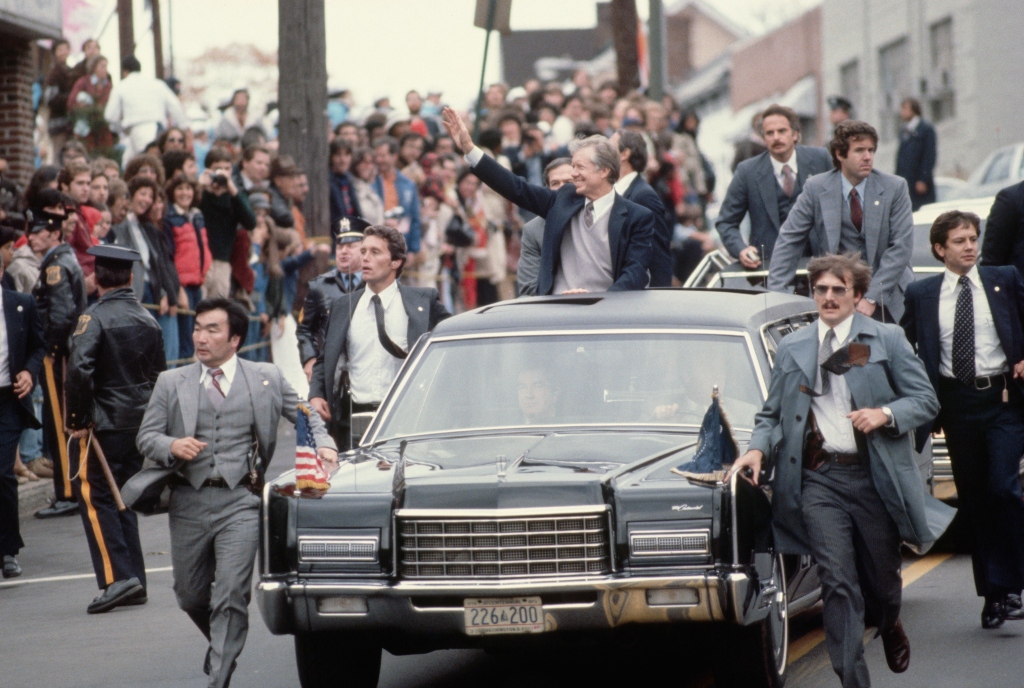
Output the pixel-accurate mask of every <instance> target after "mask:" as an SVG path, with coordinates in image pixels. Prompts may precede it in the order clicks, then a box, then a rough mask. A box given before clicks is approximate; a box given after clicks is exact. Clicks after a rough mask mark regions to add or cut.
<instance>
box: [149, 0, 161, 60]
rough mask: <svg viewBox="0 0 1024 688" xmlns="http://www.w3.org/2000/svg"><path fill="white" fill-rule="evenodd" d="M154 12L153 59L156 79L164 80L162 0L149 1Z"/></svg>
mask: <svg viewBox="0 0 1024 688" xmlns="http://www.w3.org/2000/svg"><path fill="white" fill-rule="evenodd" d="M149 6H150V8H151V10H152V12H153V24H152V26H153V58H154V62H155V64H156V78H157V79H163V78H164V32H163V28H162V27H161V25H160V0H149Z"/></svg>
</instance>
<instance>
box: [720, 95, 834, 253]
mask: <svg viewBox="0 0 1024 688" xmlns="http://www.w3.org/2000/svg"><path fill="white" fill-rule="evenodd" d="M761 134H762V136H763V137H764V140H765V143H766V144H767V145H768V150H766V151H765V152H763V153H761V154H760V155H756V156H754V157H752V158H750V159H748V160H744V161H743V162H741V163H740V164H739V165H738V166H737V167H736V173H735V174H734V175H733V178H732V182H730V184H729V190H728V191H727V192H726V194H725V200H724V201H723V202H722V209H721V211H720V212H719V214H718V221H717V222H716V224H715V226H716V227H717V228H718V234H719V236H721V237H722V244H724V245H725V248H726V250H727V251H729V253H730V254H731V255H732V257H733V258H736V259H737V260H739V261H740V263H741V264H742V265H743V267H745V268H747V269H748V270H756V269H757V268H759V267H761V265H762V263H764V264H765V265H769V266H770V265H771V257H772V251H773V250H774V249H775V240H776V239H778V237H779V228H780V227H782V224H783V223H784V222H785V221H786V218H787V217H789V211H790V210H791V209H792V208H793V206H794V205H795V204H796V199H797V197H798V196H800V194H801V193H802V192H803V190H804V182H805V181H807V178H808V177H812V176H814V175H816V174H822V173H824V172H828V171H829V170H831V169H832V158H831V157H830V156H829V153H828V151H827V150H825V149H824V148H815V147H813V146H798V145H797V141H799V140H800V117H799V116H798V115H797V114H796V112H794V111H793V110H791V109H790V108H788V107H785V106H783V105H771V106H769V107H768V108H767V109H766V110H765V111H764V113H763V116H762V119H761ZM787 168H788V169H787ZM747 215H749V216H750V235H749V239H748V240H747V241H744V240H743V236H742V235H741V234H740V223H741V222H743V218H744V217H746V216H747Z"/></svg>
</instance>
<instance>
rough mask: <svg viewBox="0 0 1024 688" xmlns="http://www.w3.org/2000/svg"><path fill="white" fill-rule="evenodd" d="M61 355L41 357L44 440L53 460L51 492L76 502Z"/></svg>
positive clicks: (63, 499)
mask: <svg viewBox="0 0 1024 688" xmlns="http://www.w3.org/2000/svg"><path fill="white" fill-rule="evenodd" d="M66 363H67V360H66V359H65V358H64V357H63V356H59V357H54V356H52V355H47V356H46V357H45V358H44V359H43V443H44V445H45V447H46V449H47V450H49V453H50V459H51V460H52V461H53V494H54V497H55V498H56V499H57V500H58V501H65V502H73V501H75V492H74V488H72V486H71V473H70V472H69V469H70V467H71V466H70V464H69V462H68V436H67V433H66V432H64V367H65V364H66Z"/></svg>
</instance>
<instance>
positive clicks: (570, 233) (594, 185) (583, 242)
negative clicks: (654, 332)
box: [443, 108, 654, 295]
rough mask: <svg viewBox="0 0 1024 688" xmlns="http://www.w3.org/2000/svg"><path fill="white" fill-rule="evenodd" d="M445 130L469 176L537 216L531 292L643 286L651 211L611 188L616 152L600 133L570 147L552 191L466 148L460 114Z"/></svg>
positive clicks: (447, 114) (469, 141)
mask: <svg viewBox="0 0 1024 688" xmlns="http://www.w3.org/2000/svg"><path fill="white" fill-rule="evenodd" d="M443 117H444V123H445V127H447V129H448V132H449V133H450V134H451V136H452V138H453V139H454V140H455V142H456V144H457V145H458V146H459V149H460V150H461V151H462V152H463V153H464V154H465V156H466V160H467V162H469V164H470V165H472V167H473V173H474V174H475V175H476V176H477V177H479V178H480V180H481V181H482V182H484V183H485V184H487V185H488V186H490V187H491V188H492V189H494V190H495V191H497V192H498V193H499V194H501V195H502V196H504V197H505V198H507V199H508V200H510V201H512V202H513V203H515V204H516V205H518V206H519V207H521V208H524V209H526V210H528V211H530V212H531V213H533V214H535V215H540V216H541V217H543V218H544V220H545V222H544V244H543V246H542V247H541V262H540V271H539V273H538V275H537V294H538V295H547V294H552V293H559V294H563V293H585V292H593V291H628V290H635V289H643V288H644V287H646V286H647V285H648V282H649V280H650V276H649V274H648V272H647V271H648V268H649V267H650V262H651V238H652V236H653V234H654V215H653V214H652V213H651V211H649V210H648V209H647V208H644V207H643V206H640V205H637V204H636V203H633V202H631V201H627V200H626V199H625V198H622V197H621V196H619V195H618V194H616V193H615V189H614V188H613V186H612V185H613V184H614V183H615V181H616V180H617V179H618V177H619V155H618V152H617V151H616V150H615V147H614V146H612V145H611V144H610V143H609V142H608V139H607V138H605V137H604V136H591V137H588V138H586V139H583V140H577V141H573V142H572V144H571V145H570V151H571V152H572V161H573V183H572V184H566V185H565V186H563V187H562V188H560V189H559V190H558V191H551V190H550V189H546V188H544V187H542V186H535V185H533V184H528V183H526V182H525V181H523V180H522V179H520V178H519V177H517V176H515V175H514V174H512V173H511V172H509V171H508V170H506V169H505V168H503V167H502V166H501V165H499V164H498V163H496V162H495V161H494V160H492V159H491V158H489V157H487V156H485V155H484V154H483V151H481V150H480V149H479V148H477V147H476V146H474V145H473V138H472V137H471V136H470V135H469V129H468V128H467V127H466V124H465V122H463V121H462V118H461V117H459V115H458V114H456V112H455V111H454V110H452V109H451V108H445V109H444V112H443Z"/></svg>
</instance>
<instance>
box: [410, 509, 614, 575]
mask: <svg viewBox="0 0 1024 688" xmlns="http://www.w3.org/2000/svg"><path fill="white" fill-rule="evenodd" d="M420 513H422V512H420ZM476 513H479V512H476ZM476 513H474V515H473V516H467V517H459V516H451V515H449V514H451V512H447V513H446V514H445V516H444V517H443V518H435V517H420V516H419V515H417V516H416V517H404V516H402V515H401V514H399V516H398V518H397V522H396V529H397V533H398V552H399V562H398V565H399V572H400V575H401V576H402V577H403V578H504V577H512V576H558V575H586V574H592V575H599V574H604V573H609V572H610V571H611V551H610V548H609V541H610V537H609V526H608V516H607V514H606V513H603V512H601V513H588V514H583V515H578V516H577V515H565V516H562V515H558V516H546V515H539V516H527V517H515V516H508V517H506V516H499V517H494V518H488V517H478V516H477V515H476Z"/></svg>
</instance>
